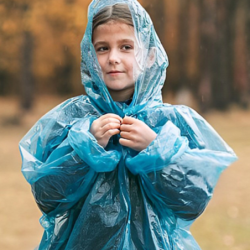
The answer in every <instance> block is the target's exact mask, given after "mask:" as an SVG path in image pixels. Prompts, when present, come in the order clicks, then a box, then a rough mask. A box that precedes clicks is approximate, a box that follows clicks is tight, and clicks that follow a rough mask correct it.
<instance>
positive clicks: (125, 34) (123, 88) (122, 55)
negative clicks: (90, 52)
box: [93, 21, 136, 101]
mask: <svg viewBox="0 0 250 250" xmlns="http://www.w3.org/2000/svg"><path fill="white" fill-rule="evenodd" d="M135 41H136V40H135V35H134V28H133V27H132V26H130V25H127V24H125V23H123V22H118V21H109V22H108V23H105V24H102V25H99V26H97V27H96V29H95V30H94V32H93V45H94V47H95V51H96V55H97V59H98V62H99V64H100V66H101V69H102V73H103V78H104V82H105V84H106V86H107V88H108V90H109V92H110V94H111V96H112V98H113V99H114V100H115V101H125V100H127V99H129V98H130V97H132V95H133V92H134V84H135V70H136V66H135V65H136V60H135V53H134V49H135Z"/></svg>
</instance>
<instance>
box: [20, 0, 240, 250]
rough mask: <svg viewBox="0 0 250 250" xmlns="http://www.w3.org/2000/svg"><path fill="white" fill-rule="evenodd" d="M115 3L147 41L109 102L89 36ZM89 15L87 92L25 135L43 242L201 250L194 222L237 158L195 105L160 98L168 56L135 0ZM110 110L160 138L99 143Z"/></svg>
mask: <svg viewBox="0 0 250 250" xmlns="http://www.w3.org/2000/svg"><path fill="white" fill-rule="evenodd" d="M115 3H127V4H128V5H129V8H130V10H131V13H132V16H133V21H134V27H135V35H136V38H137V40H138V41H137V43H138V46H139V50H140V48H141V51H139V54H140V55H139V56H138V57H137V60H138V63H139V64H140V67H141V68H142V73H141V75H140V76H139V77H138V79H137V80H136V83H135V93H134V96H133V100H132V102H131V103H130V104H129V105H127V104H125V103H118V102H114V101H113V100H112V98H111V96H110V94H109V92H108V90H107V88H106V86H105V84H104V82H103V78H102V74H101V70H100V66H99V64H98V62H97V59H96V55H95V52H94V48H93V45H92V43H91V37H92V19H93V16H94V15H95V14H96V13H97V12H98V11H99V10H100V9H102V8H103V7H104V6H106V5H113V4H115ZM88 20H89V22H88V26H87V29H86V32H85V35H84V38H83V40H82V43H81V49H82V64H81V74H82V82H83V84H84V86H85V89H86V92H87V95H86V96H79V97H75V98H72V99H69V100H67V101H65V102H64V103H62V104H60V105H59V106H57V107H55V108H54V109H53V110H51V111H50V112H49V113H47V114H46V115H45V116H43V117H42V118H41V119H40V120H39V121H38V122H37V123H36V124H35V125H34V127H33V128H32V129H31V130H30V131H29V132H28V133H27V135H25V137H24V138H23V139H22V140H21V142H20V151H21V155H22V159H23V164H22V173H23V175H24V176H25V178H26V180H27V181H28V182H29V183H30V184H31V187H32V192H33V195H34V197H35V199H36V202H37V204H38V206H39V208H40V209H41V211H42V212H43V216H42V218H41V219H40V223H41V225H42V226H43V227H44V230H45V232H44V235H43V238H42V240H41V243H40V245H39V249H40V250H45V249H50V250H51V249H53V250H62V249H67V250H80V249H86V250H90V249H91V250H100V249H102V250H107V249H124V250H139V249H141V250H146V249H147V250H154V249H157V250H158V249H162V250H163V249H164V250H170V249H174V250H189V249H190V250H191V249H192V250H196V249H200V248H199V246H198V244H197V243H196V242H195V240H194V238H193V237H192V235H191V234H190V232H189V227H190V225H191V224H192V223H193V221H194V220H195V219H196V218H197V217H198V216H199V215H200V214H201V213H202V212H203V211H204V209H205V208H206V206H207V204H208V202H209V200H210V199H211V196H212V193H213V189H214V187H215V185H216V183H217V181H218V178H219V176H220V174H221V172H222V171H223V170H224V169H225V168H226V167H227V166H228V165H230V164H231V163H232V162H233V161H235V160H236V156H235V154H234V152H233V151H232V149H231V148H230V147H229V146H228V145H227V144H226V143H225V142H224V141H223V140H222V139H221V138H220V136H219V135H218V134H217V133H216V132H215V131H214V130H213V128H212V127H211V126H210V125H209V124H208V123H207V122H206V121H205V120H204V119H203V118H202V117H201V116H200V115H198V114H197V113H196V112H195V111H193V110H192V109H190V108H188V107H185V106H173V105H170V104H163V103H162V98H161V88H162V86H163V83H164V80H165V74H166V67H167V66H168V59H167V56H166V53H165V51H164V49H163V47H162V45H161V44H160V42H159V39H158V37H157V35H156V33H155V31H154V28H153V26H152V22H151V20H150V18H149V16H148V14H147V13H146V12H145V11H144V9H143V8H142V7H141V6H140V5H139V4H138V3H137V1H134V0H126V1H125V0H124V1H122V0H121V1H117V0H116V1H115V0H105V1H100V0H99V1H93V2H92V3H91V5H90V7H89V15H88ZM152 53H155V61H154V63H153V64H150V65H149V64H148V63H147V62H148V61H149V57H151V56H152ZM106 113H115V114H118V115H120V116H121V117H123V116H124V115H128V116H132V117H135V118H137V119H139V120H142V121H143V122H144V123H146V124H147V125H148V126H149V127H150V128H151V129H153V130H154V131H155V132H156V133H157V137H156V139H155V140H154V141H153V142H152V143H151V144H150V145H149V146H148V147H147V148H146V149H145V150H142V151H141V152H136V151H133V150H132V149H129V148H126V147H123V146H121V145H120V144H119V136H118V135H116V136H113V137H112V138H111V139H110V141H109V143H108V145H107V147H106V148H103V147H101V146H100V145H99V144H98V143H97V141H96V139H95V138H94V136H93V135H92V134H91V133H90V132H89V130H90V126H91V124H92V122H93V121H94V120H95V119H97V118H98V117H100V116H101V115H103V114H106Z"/></svg>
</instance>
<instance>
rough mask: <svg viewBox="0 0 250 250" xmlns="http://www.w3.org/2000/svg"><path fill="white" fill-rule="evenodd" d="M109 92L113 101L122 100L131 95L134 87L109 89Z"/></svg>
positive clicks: (127, 98)
mask: <svg viewBox="0 0 250 250" xmlns="http://www.w3.org/2000/svg"><path fill="white" fill-rule="evenodd" d="M109 93H110V95H111V97H112V99H113V100H114V101H115V102H124V101H127V100H129V99H130V98H132V97H133V94H134V89H126V90H120V91H119V90H111V89H109Z"/></svg>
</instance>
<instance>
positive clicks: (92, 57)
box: [81, 0, 168, 116]
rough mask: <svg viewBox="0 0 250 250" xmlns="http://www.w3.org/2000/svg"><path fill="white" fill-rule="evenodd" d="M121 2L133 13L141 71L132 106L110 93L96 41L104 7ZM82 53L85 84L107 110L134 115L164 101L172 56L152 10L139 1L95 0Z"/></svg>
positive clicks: (101, 107)
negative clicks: (94, 30) (94, 28)
mask: <svg viewBox="0 0 250 250" xmlns="http://www.w3.org/2000/svg"><path fill="white" fill-rule="evenodd" d="M119 3H121V4H127V5H128V7H129V9H130V12H131V15H132V19H133V23H134V31H135V37H136V42H137V45H138V51H136V52H135V53H136V55H135V57H136V61H137V63H138V64H139V65H140V70H141V73H140V75H139V77H138V78H137V80H136V82H135V91H134V95H133V100H132V102H131V103H130V105H129V106H127V105H122V104H120V103H117V102H114V101H113V99H112V97H111V96H110V94H109V91H108V89H107V87H106V85H105V83H104V81H103V77H102V71H101V68H100V65H99V63H98V60H97V57H96V52H95V49H94V46H93V44H92V24H93V17H94V16H95V15H96V14H97V13H98V12H99V11H100V10H101V9H103V8H104V7H106V6H111V5H115V4H119ZM81 56H82V61H81V78H82V84H83V85H84V87H85V91H86V93H87V95H88V96H89V98H90V99H91V101H92V103H93V104H94V105H96V106H97V107H98V109H101V110H103V112H105V113H115V114H118V115H120V116H124V115H125V114H126V115H134V114H136V113H138V111H140V110H142V109H144V108H145V107H146V106H152V105H153V106H155V105H156V104H157V103H159V104H160V103H162V95H161V89H162V87H163V84H164V81H165V78H166V68H167V66H168V57H167V55H166V52H165V50H164V48H163V46H162V44H161V42H160V40H159V38H158V36H157V34H156V32H155V29H154V27H153V23H152V21H151V19H150V17H149V15H148V13H147V12H146V11H145V10H144V9H143V7H142V6H141V5H140V4H139V3H138V2H137V1H136V0H105V1H104V0H94V1H92V3H91V4H90V5H89V9H88V24H87V28H86V31H85V35H84V37H83V39H82V42H81ZM152 58H153V61H152ZM149 61H150V63H148V62H149Z"/></svg>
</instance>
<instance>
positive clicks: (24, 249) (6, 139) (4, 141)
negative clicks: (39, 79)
mask: <svg viewBox="0 0 250 250" xmlns="http://www.w3.org/2000/svg"><path fill="white" fill-rule="evenodd" d="M61 100H62V99H58V98H57V99H55V98H49V97H43V98H41V99H39V100H38V101H37V103H36V105H35V107H34V109H33V110H32V112H30V113H29V114H20V113H18V103H17V101H16V100H14V99H1V98H0V249H1V250H16V249H18V250H32V249H34V248H35V247H36V246H37V245H38V244H39V241H40V239H41V236H42V233H43V230H42V227H41V226H40V224H39V221H38V220H39V218H40V216H41V213H40V211H39V210H38V208H37V206H36V204H35V201H34V199H33V197H32V194H31V192H30V186H29V185H28V183H26V181H25V179H24V177H23V176H22V174H21V171H20V167H21V157H20V154H19V150H18V142H19V141H20V139H21V138H22V137H23V136H24V134H25V133H26V132H27V131H28V130H29V128H30V127H31V126H32V125H33V124H34V122H35V121H36V120H37V119H38V118H39V117H41V116H42V115H43V114H44V113H45V112H47V111H48V110H50V109H51V108H52V107H54V106H55V105H56V104H58V103H60V102H61ZM205 118H206V119H207V120H208V122H209V123H210V124H211V125H212V126H213V127H214V128H215V129H216V130H217V131H218V132H219V134H220V135H221V136H222V137H223V138H224V139H225V141H226V142H227V143H228V144H229V145H230V146H231V147H232V148H233V149H234V150H235V152H236V154H237V155H238V157H239V160H238V161H237V162H235V163H234V164H233V165H232V166H230V168H228V169H227V170H226V171H225V172H224V173H223V174H222V176H221V178H220V180H219V182H218V185H217V186H216V188H215V192H214V196H213V199H212V200H211V202H210V203H209V205H208V207H207V209H206V210H205V212H204V213H203V215H202V216H201V217H200V218H198V219H197V221H196V222H195V223H194V224H193V226H192V227H191V232H192V234H193V235H194V236H195V238H196V240H197V241H198V243H199V245H200V246H201V248H202V249H203V250H250V184H249V179H250V111H249V110H248V111H243V110H239V109H238V108H236V107H232V108H231V109H230V110H229V111H227V112H218V111H211V112H209V113H208V114H206V115H205Z"/></svg>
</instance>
